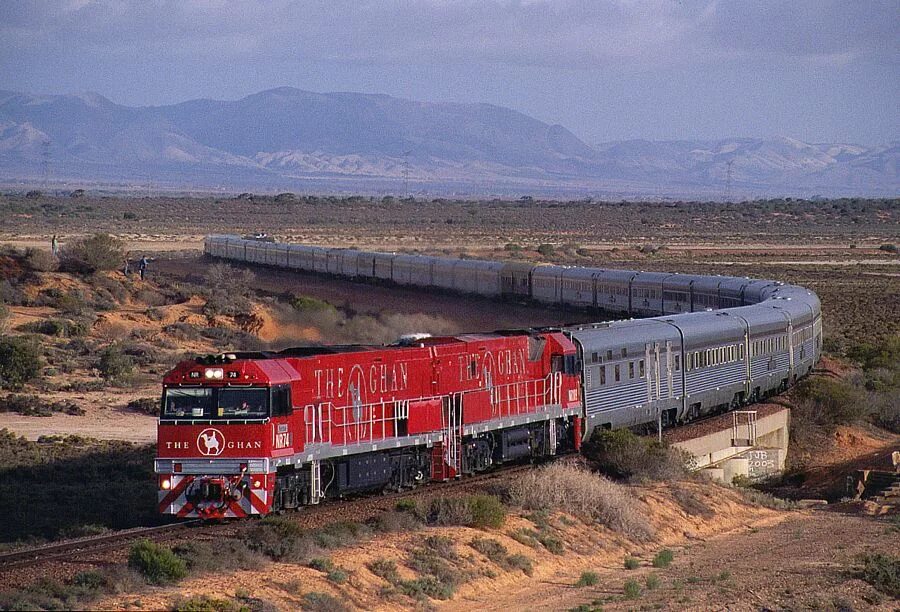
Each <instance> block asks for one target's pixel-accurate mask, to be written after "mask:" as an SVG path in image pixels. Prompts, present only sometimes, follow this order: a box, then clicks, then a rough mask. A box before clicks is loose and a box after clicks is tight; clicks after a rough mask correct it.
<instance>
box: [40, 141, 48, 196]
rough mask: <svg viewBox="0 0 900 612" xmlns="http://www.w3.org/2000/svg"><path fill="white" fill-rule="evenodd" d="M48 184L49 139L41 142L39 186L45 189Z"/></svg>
mask: <svg viewBox="0 0 900 612" xmlns="http://www.w3.org/2000/svg"><path fill="white" fill-rule="evenodd" d="M49 184H50V141H49V140H44V141H42V142H41V187H43V188H44V189H47V186H48V185H49Z"/></svg>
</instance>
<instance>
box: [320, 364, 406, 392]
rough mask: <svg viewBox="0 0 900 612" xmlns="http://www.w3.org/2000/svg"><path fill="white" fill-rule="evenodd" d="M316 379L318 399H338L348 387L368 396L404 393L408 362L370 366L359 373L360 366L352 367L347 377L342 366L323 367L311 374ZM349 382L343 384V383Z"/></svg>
mask: <svg viewBox="0 0 900 612" xmlns="http://www.w3.org/2000/svg"><path fill="white" fill-rule="evenodd" d="M313 376H314V377H315V379H316V396H317V397H318V399H320V400H322V399H336V398H337V399H342V398H344V397H345V396H346V394H347V391H348V389H349V388H350V386H352V387H353V388H354V389H356V390H357V391H358V392H359V391H365V392H367V393H370V394H373V395H374V394H379V393H391V392H395V391H405V390H406V389H408V388H409V364H408V363H403V362H401V363H393V364H386V363H373V364H372V365H370V366H369V369H368V372H367V373H363V370H362V368H360V366H358V365H357V366H354V367H353V368H352V370H351V371H350V373H349V374H348V373H347V372H346V370H345V369H344V368H342V367H337V368H324V369H319V370H314V371H313ZM347 381H350V382H349V384H346V385H345V382H347Z"/></svg>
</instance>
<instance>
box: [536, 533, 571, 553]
mask: <svg viewBox="0 0 900 612" xmlns="http://www.w3.org/2000/svg"><path fill="white" fill-rule="evenodd" d="M537 541H538V542H540V543H541V546H543V547H544V548H546V549H547V550H548V551H550V552H551V553H553V554H554V555H561V554H563V553H564V552H566V547H565V545H564V544H563V541H562V540H560V539H559V538H557V537H556V536H552V535H550V534H548V533H539V534H538V536H537Z"/></svg>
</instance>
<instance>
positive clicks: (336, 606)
mask: <svg viewBox="0 0 900 612" xmlns="http://www.w3.org/2000/svg"><path fill="white" fill-rule="evenodd" d="M302 607H303V609H304V610H308V611H309V612H345V611H347V610H349V609H350V608H348V607H347V605H346V604H344V602H342V601H341V600H340V599H338V598H337V597H335V596H334V595H329V594H328V593H316V592H313V593H307V594H306V595H304V596H303V604H302Z"/></svg>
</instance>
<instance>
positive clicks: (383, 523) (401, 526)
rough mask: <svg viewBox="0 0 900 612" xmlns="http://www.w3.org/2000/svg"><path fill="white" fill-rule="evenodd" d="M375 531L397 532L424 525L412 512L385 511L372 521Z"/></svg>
mask: <svg viewBox="0 0 900 612" xmlns="http://www.w3.org/2000/svg"><path fill="white" fill-rule="evenodd" d="M370 524H371V526H372V528H373V529H374V530H375V531H380V532H382V533H395V532H407V531H416V530H417V529H420V528H421V527H422V521H421V520H420V519H419V517H418V516H416V514H414V513H412V512H399V511H392V512H384V513H382V514H379V515H378V516H376V517H375V518H374V519H372V521H371V522H370Z"/></svg>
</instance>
